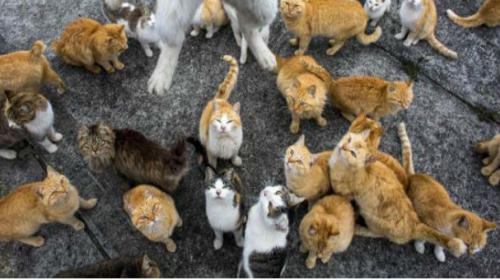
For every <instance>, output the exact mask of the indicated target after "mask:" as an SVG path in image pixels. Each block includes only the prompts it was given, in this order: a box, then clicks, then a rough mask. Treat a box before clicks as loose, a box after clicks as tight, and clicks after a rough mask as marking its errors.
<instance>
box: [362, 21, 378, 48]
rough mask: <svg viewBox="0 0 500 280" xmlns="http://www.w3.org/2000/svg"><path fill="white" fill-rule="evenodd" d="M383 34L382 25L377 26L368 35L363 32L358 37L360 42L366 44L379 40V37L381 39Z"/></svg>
mask: <svg viewBox="0 0 500 280" xmlns="http://www.w3.org/2000/svg"><path fill="white" fill-rule="evenodd" d="M381 35H382V28H381V27H380V26H377V28H376V29H375V31H374V32H373V33H372V34H370V35H368V34H365V33H364V32H362V33H359V34H358V35H356V39H358V42H360V43H361V44H363V45H365V46H366V45H369V44H371V43H375V42H377V41H378V39H380V36H381Z"/></svg>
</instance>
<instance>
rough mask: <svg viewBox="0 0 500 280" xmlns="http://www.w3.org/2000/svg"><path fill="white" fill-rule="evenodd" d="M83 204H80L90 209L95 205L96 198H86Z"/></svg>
mask: <svg viewBox="0 0 500 280" xmlns="http://www.w3.org/2000/svg"><path fill="white" fill-rule="evenodd" d="M84 204H85V205H82V208H84V209H87V210H90V209H92V208H94V207H95V206H96V205H97V198H91V199H89V200H86V201H85V203H84Z"/></svg>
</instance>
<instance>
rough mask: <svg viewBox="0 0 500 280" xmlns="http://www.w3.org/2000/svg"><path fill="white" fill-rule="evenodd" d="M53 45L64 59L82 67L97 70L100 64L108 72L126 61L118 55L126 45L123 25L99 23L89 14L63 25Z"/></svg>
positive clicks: (96, 71)
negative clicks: (121, 59)
mask: <svg viewBox="0 0 500 280" xmlns="http://www.w3.org/2000/svg"><path fill="white" fill-rule="evenodd" d="M52 48H53V49H54V51H55V52H56V53H57V55H59V56H60V57H61V58H62V59H63V60H64V61H65V62H66V63H68V64H71V65H75V66H82V67H85V69H87V70H88V71H90V72H92V73H94V74H98V73H99V72H101V68H99V66H98V65H100V66H102V67H103V68H104V70H106V71H107V72H108V73H113V72H115V69H116V70H122V69H123V67H125V65H123V63H121V62H120V60H118V56H120V54H121V53H122V52H123V51H125V50H126V49H127V48H128V47H127V36H126V35H125V26H124V25H121V24H104V25H102V24H100V23H99V22H97V21H95V20H93V19H90V18H80V19H78V20H76V21H73V22H71V23H70V24H68V25H67V26H66V28H65V29H64V32H63V34H62V35H61V38H60V39H59V40H56V41H54V42H53V43H52Z"/></svg>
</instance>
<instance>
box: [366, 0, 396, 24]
mask: <svg viewBox="0 0 500 280" xmlns="http://www.w3.org/2000/svg"><path fill="white" fill-rule="evenodd" d="M363 8H364V9H365V12H366V14H367V15H368V17H369V18H370V19H371V22H370V25H371V26H377V24H378V22H379V21H380V19H381V18H382V17H383V16H384V14H385V13H386V12H388V11H389V10H390V9H391V0H366V2H365V5H364V6H363Z"/></svg>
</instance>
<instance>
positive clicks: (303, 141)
mask: <svg viewBox="0 0 500 280" xmlns="http://www.w3.org/2000/svg"><path fill="white" fill-rule="evenodd" d="M294 145H295V146H302V147H303V146H305V145H306V136H305V135H304V134H302V135H300V137H299V140H297V142H295V144H294Z"/></svg>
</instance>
